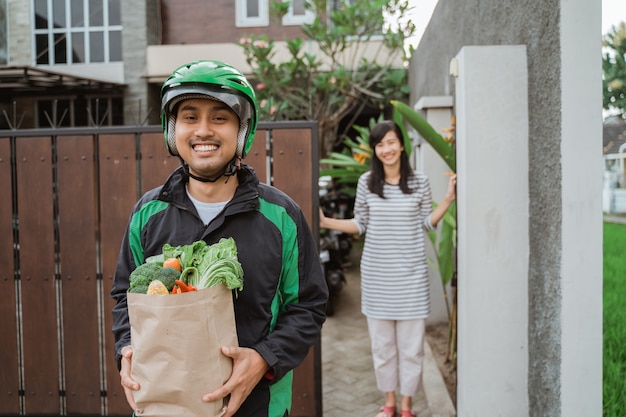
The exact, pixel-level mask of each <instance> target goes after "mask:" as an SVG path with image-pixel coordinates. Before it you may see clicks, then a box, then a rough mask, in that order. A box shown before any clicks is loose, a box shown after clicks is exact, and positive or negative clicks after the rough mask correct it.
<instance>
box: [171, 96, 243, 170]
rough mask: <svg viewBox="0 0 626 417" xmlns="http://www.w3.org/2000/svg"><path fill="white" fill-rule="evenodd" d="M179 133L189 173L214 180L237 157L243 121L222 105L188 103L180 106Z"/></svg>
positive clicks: (197, 100) (201, 101) (207, 101)
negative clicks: (238, 136) (240, 126)
mask: <svg viewBox="0 0 626 417" xmlns="http://www.w3.org/2000/svg"><path fill="white" fill-rule="evenodd" d="M175 133H176V149H177V150H178V153H179V154H180V156H181V158H182V159H183V160H184V161H185V162H186V163H187V165H189V172H190V173H191V174H193V175H197V176H200V177H205V178H213V177H216V176H218V175H222V174H223V173H224V169H225V167H226V165H227V164H228V163H229V162H230V161H231V160H232V159H233V158H234V157H235V155H236V150H237V135H238V133H239V117H237V115H236V114H235V113H234V112H233V111H232V110H231V109H230V108H229V107H228V106H227V105H226V104H224V103H222V102H221V101H215V100H210V99H202V98H194V99H187V100H184V101H182V102H181V103H180V104H179V105H178V111H177V112H176V127H175Z"/></svg>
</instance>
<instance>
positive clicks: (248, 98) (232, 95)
mask: <svg viewBox="0 0 626 417" xmlns="http://www.w3.org/2000/svg"><path fill="white" fill-rule="evenodd" d="M190 98H209V99H213V100H217V101H221V102H222V103H224V104H226V105H227V106H228V107H230V108H231V109H232V111H234V112H235V114H237V116H239V134H238V138H237V156H238V157H239V158H242V159H243V158H244V157H245V156H246V155H247V153H248V151H249V150H250V148H251V147H252V141H253V140H254V133H255V132H256V127H257V119H258V104H257V100H256V95H255V94H254V90H253V88H252V86H251V85H250V83H249V82H248V80H247V79H246V77H245V76H244V75H243V74H242V73H241V72H240V71H239V70H238V69H236V68H234V67H232V66H230V65H228V64H225V63H223V62H219V61H209V60H204V61H195V62H192V63H189V64H186V65H183V66H181V67H178V68H177V69H176V70H174V72H173V73H172V75H170V76H169V78H168V79H167V80H165V82H164V83H163V86H162V87H161V125H162V126H163V134H164V136H165V144H166V146H167V149H168V150H169V152H170V154H172V155H174V156H178V150H177V149H176V135H175V133H174V130H175V126H176V113H175V109H176V105H177V104H178V103H180V102H181V101H183V100H186V99H190Z"/></svg>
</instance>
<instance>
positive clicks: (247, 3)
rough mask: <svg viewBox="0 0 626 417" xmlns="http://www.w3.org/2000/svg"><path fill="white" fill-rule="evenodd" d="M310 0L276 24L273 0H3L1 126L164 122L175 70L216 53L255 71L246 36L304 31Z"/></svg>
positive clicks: (298, 2)
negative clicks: (163, 97)
mask: <svg viewBox="0 0 626 417" xmlns="http://www.w3.org/2000/svg"><path fill="white" fill-rule="evenodd" d="M331 3H332V4H334V2H329V4H331ZM304 4H305V2H304V0H293V1H292V2H291V5H290V8H289V12H288V13H287V15H285V16H284V18H283V19H282V22H273V21H272V20H271V19H270V11H269V10H270V0H212V1H206V0H182V1H181V0H156V1H149V2H146V1H143V0H124V1H122V0H98V1H93V0H26V1H25V0H0V92H1V94H0V129H3V128H14V127H18V126H15V125H17V124H19V127H21V128H37V127H48V126H50V125H51V124H53V125H59V126H86V125H122V124H123V125H133V124H158V123H159V89H160V86H161V84H162V83H163V81H164V80H165V78H166V77H167V76H168V75H169V74H170V73H171V72H172V71H173V70H174V69H175V68H176V67H178V66H179V65H183V64H185V63H187V62H191V61H194V60H197V59H217V60H221V61H224V62H227V63H230V64H232V65H234V66H235V67H237V68H239V69H241V70H242V71H243V72H244V73H247V74H249V73H250V68H249V66H248V64H247V62H246V61H245V55H244V53H243V50H242V46H240V45H239V41H240V39H241V38H245V37H247V36H251V35H267V36H268V37H269V38H271V39H275V40H279V39H289V38H294V37H302V36H303V34H302V32H301V29H300V27H301V25H302V23H303V22H307V21H312V19H313V18H314V17H315V16H314V15H313V14H312V13H311V12H310V11H308V10H306V9H305V7H304ZM330 7H336V6H330ZM283 45H284V42H278V41H277V42H276V50H277V51H278V52H277V59H281V56H284V57H287V53H286V50H285V49H284V48H282V46H283ZM368 49H369V50H372V51H373V50H376V48H368ZM310 51H312V52H313V53H315V45H310ZM283 52H284V53H285V55H281V54H282V53H283ZM366 53H367V52H366ZM397 65H398V67H400V66H401V65H402V63H401V62H398V63H397ZM3 113H6V115H7V116H6V117H2V114H3Z"/></svg>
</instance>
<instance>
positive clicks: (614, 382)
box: [602, 223, 626, 417]
mask: <svg viewBox="0 0 626 417" xmlns="http://www.w3.org/2000/svg"><path fill="white" fill-rule="evenodd" d="M603 240H604V245H603V256H604V261H603V264H604V270H603V273H604V276H603V297H602V298H603V320H602V322H603V323H602V327H603V336H602V339H603V347H602V403H603V405H602V408H603V412H602V415H603V416H604V417H617V416H622V415H624V410H626V350H625V349H624V346H626V309H624V305H625V304H626V280H624V271H626V258H624V253H623V249H624V247H626V225H623V224H615V223H604V236H603Z"/></svg>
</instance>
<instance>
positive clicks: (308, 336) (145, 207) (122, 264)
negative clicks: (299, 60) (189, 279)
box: [111, 165, 328, 417]
mask: <svg viewBox="0 0 626 417" xmlns="http://www.w3.org/2000/svg"><path fill="white" fill-rule="evenodd" d="M237 175H238V180H239V186H238V188H237V190H236V192H235V195H234V197H233V199H232V200H231V201H230V202H229V203H228V204H227V205H226V207H225V208H224V210H223V211H222V212H221V213H220V214H219V215H218V216H217V217H216V218H215V219H213V221H211V223H209V225H208V226H207V225H204V224H203V222H202V220H201V219H200V217H199V216H198V214H197V212H196V209H195V207H194V205H193V203H192V202H191V201H190V200H189V198H188V196H187V192H186V187H185V184H186V182H187V180H188V179H187V176H186V175H185V174H184V173H183V171H182V169H181V168H179V169H177V170H176V171H174V172H173V173H172V175H170V177H169V178H168V179H167V181H166V182H165V184H164V185H163V186H161V187H158V188H155V189H153V190H151V191H149V192H147V193H146V194H144V195H143V197H142V198H141V199H140V200H139V201H138V202H137V203H136V205H135V207H134V208H133V211H132V215H131V218H130V221H129V223H128V226H127V229H126V233H125V235H124V238H123V241H122V247H121V250H120V255H119V260H118V264H117V268H116V271H115V277H114V282H113V288H112V291H111V295H112V297H113V298H114V299H115V301H116V304H115V306H114V307H113V333H114V335H115V355H116V358H117V360H118V366H119V359H120V350H121V349H122V347H124V346H126V345H128V344H130V324H129V321H128V309H127V304H126V291H127V290H128V287H129V279H128V277H129V275H130V273H131V271H133V269H135V267H136V266H137V265H139V264H141V263H143V262H144V260H145V259H146V258H148V257H149V256H152V255H157V254H160V253H161V252H162V248H163V245H164V244H165V243H169V244H170V245H172V246H178V245H187V244H190V243H193V242H195V241H197V240H200V239H202V240H205V241H206V242H207V243H208V244H213V243H215V242H217V241H219V239H220V238H223V237H232V238H234V239H235V242H236V244H237V253H238V256H239V261H240V262H241V265H242V267H243V271H244V287H243V290H242V291H241V292H240V293H239V295H238V296H237V297H236V298H234V306H235V321H236V323H237V336H238V338H239V345H240V346H242V347H250V348H253V349H255V350H256V351H258V352H259V353H260V354H261V356H262V357H263V358H264V359H265V360H266V361H267V363H268V364H269V365H270V366H271V368H272V371H273V375H274V377H273V379H272V380H271V381H270V380H265V379H263V380H262V381H261V382H260V383H259V384H258V385H257V387H256V388H255V390H254V391H253V392H252V393H251V394H250V396H249V397H248V399H247V400H246V402H244V404H243V405H242V407H241V409H240V410H239V412H237V414H236V416H246V417H261V416H263V417H266V416H271V417H274V416H283V415H287V414H286V410H288V409H289V408H290V404H291V395H292V393H291V389H292V372H291V370H292V369H293V368H295V367H296V366H298V364H300V362H301V361H302V360H303V359H304V357H305V356H306V354H307V353H308V351H309V348H310V346H311V345H313V343H314V342H315V341H316V340H317V338H318V336H319V334H320V330H321V326H322V323H323V322H324V320H325V304H326V300H327V297H328V293H327V287H326V283H325V281H324V276H323V272H322V269H321V266H320V262H319V257H318V254H317V249H316V244H315V241H314V239H313V236H312V233H311V231H310V229H309V226H308V225H307V223H306V220H305V218H304V216H303V214H302V211H301V210H300V208H299V207H298V206H297V205H296V204H295V202H294V201H293V200H292V199H291V198H289V197H288V196H287V195H286V194H285V193H283V192H281V191H279V190H278V189H276V188H274V187H270V186H268V185H265V184H260V183H259V180H258V178H257V176H256V174H255V173H254V171H253V170H252V169H251V168H250V167H248V166H246V165H242V168H241V170H240V171H239V172H238V173H237Z"/></svg>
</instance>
